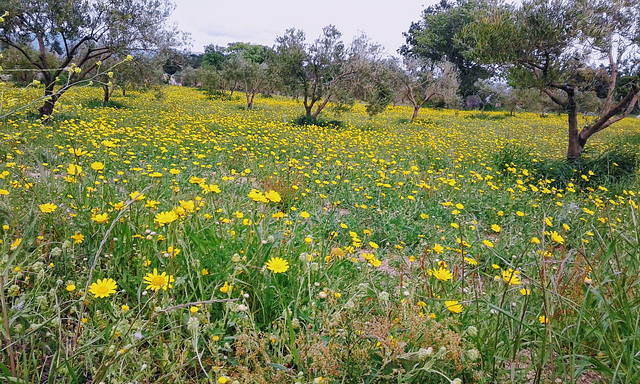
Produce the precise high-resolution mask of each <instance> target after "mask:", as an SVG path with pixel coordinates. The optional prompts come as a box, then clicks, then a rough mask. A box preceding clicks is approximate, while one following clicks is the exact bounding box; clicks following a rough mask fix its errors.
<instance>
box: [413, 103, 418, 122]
mask: <svg viewBox="0 0 640 384" xmlns="http://www.w3.org/2000/svg"><path fill="white" fill-rule="evenodd" d="M418 112H420V106H419V105H415V106H414V107H413V115H412V116H411V121H413V120H415V119H416V117H418Z"/></svg>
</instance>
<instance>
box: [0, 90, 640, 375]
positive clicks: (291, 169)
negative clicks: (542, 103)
mask: <svg viewBox="0 0 640 384" xmlns="http://www.w3.org/2000/svg"><path fill="white" fill-rule="evenodd" d="M36 91H37V90H34V91H33V92H36ZM14 92H15V94H14V95H10V97H11V100H12V102H13V103H18V104H19V103H21V102H24V101H25V100H28V98H29V97H35V96H36V94H35V93H30V92H31V91H30V90H29V91H18V90H15V91H14ZM100 92H101V91H100V90H96V89H79V90H74V91H71V92H70V93H69V95H65V98H63V99H61V100H60V103H59V104H60V105H59V107H58V108H59V109H60V110H59V111H58V112H57V114H55V115H54V121H53V123H51V124H48V125H45V124H41V123H40V122H39V121H38V120H37V119H34V118H33V117H32V116H31V115H30V114H29V113H28V112H21V113H16V114H13V115H11V116H9V117H7V118H5V121H4V123H3V129H2V133H0V137H1V138H2V141H1V144H0V160H1V163H0V225H1V226H2V229H1V230H0V236H1V237H0V238H1V240H2V244H1V245H0V252H1V255H2V256H1V261H0V271H1V273H2V280H0V285H1V287H0V288H1V289H0V291H2V297H1V299H2V312H3V313H2V319H3V321H2V327H1V328H2V333H1V334H2V339H3V340H2V341H3V342H2V348H1V349H0V372H1V374H2V377H3V378H9V377H14V376H15V377H14V378H12V379H11V380H12V381H9V382H15V383H45V382H51V383H53V382H56V383H57V382H69V383H99V382H104V383H135V382H138V383H155V382H167V383H172V382H184V383H221V384H224V383H319V382H323V383H324V382H326V383H456V384H460V383H476V382H477V383H528V382H531V383H534V382H536V383H555V382H563V383H564V382H567V383H599V382H603V383H604V382H607V383H611V382H627V383H636V382H640V356H639V355H638V354H637V352H638V350H639V348H640V346H639V345H638V344H639V343H640V340H639V339H638V336H637V328H638V324H640V308H639V306H638V302H639V300H640V287H639V284H640V280H639V271H640V269H639V265H640V254H639V250H640V247H639V244H638V241H639V234H638V225H637V209H638V205H637V204H638V200H639V199H638V194H639V193H640V185H639V183H638V165H639V161H640V147H639V145H640V121H636V120H637V119H635V118H628V119H625V120H623V121H621V122H620V123H618V124H616V125H613V126H612V127H611V128H609V129H607V130H605V131H603V132H601V133H599V134H598V135H596V136H594V138H593V139H591V140H590V141H589V144H588V149H587V153H585V156H584V159H583V160H582V161H579V162H576V163H573V164H567V163H566V162H565V161H564V160H563V159H562V156H563V154H564V153H565V151H566V128H565V127H566V116H556V115H546V116H540V115H539V114H534V113H524V112H522V113H517V114H516V115H515V116H508V115H506V114H505V113H504V112H487V113H485V114H484V115H480V113H479V112H477V111H452V110H426V109H425V110H423V111H421V114H420V116H419V118H418V119H417V120H416V121H414V122H413V123H411V122H410V121H409V120H408V119H409V117H410V116H411V112H412V110H410V109H409V108H408V107H400V106H398V107H393V108H388V109H387V111H385V112H384V113H382V114H381V115H378V116H376V117H374V118H369V117H367V115H366V113H365V109H364V107H363V106H360V105H356V106H355V107H354V108H353V110H352V111H350V112H346V113H344V114H342V115H340V116H328V117H327V118H329V117H331V118H332V119H333V118H335V120H339V123H338V122H336V123H334V124H324V125H323V126H298V125H296V124H294V123H293V122H294V120H295V118H296V117H298V116H299V115H301V114H302V112H303V108H302V106H301V104H299V103H296V102H295V101H294V100H289V99H283V98H279V97H275V96H274V97H270V98H264V97H263V98H257V99H256V103H255V109H254V110H252V111H246V110H245V109H244V108H243V105H244V102H243V97H244V96H243V95H241V97H238V99H237V100H212V99H209V98H207V97H206V96H205V95H204V94H203V93H200V92H198V91H197V90H194V89H189V88H179V87H175V88H164V89H162V90H160V91H157V92H147V93H135V92H133V93H130V94H128V96H127V97H121V96H115V95H114V97H113V100H114V101H115V102H116V103H117V104H118V105H119V106H120V107H119V108H102V107H93V106H92V105H93V104H92V103H91V101H92V100H94V99H95V98H99V97H100ZM5 97H7V96H6V95H5ZM94 104H95V103H94ZM557 380H560V381H557Z"/></svg>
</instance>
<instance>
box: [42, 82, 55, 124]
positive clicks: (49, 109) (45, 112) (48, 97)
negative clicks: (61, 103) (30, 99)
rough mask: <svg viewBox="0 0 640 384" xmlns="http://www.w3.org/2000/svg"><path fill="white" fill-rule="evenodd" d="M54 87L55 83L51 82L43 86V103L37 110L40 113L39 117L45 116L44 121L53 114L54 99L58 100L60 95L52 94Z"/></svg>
mask: <svg viewBox="0 0 640 384" xmlns="http://www.w3.org/2000/svg"><path fill="white" fill-rule="evenodd" d="M54 87H55V84H54V83H53V82H51V83H49V84H47V85H46V86H45V89H44V96H45V100H44V104H43V105H42V107H40V108H39V109H38V112H39V113H40V117H42V118H45V121H48V120H49V117H50V116H51V115H52V114H53V107H55V105H56V101H58V98H59V97H60V95H58V94H54V92H53V91H54Z"/></svg>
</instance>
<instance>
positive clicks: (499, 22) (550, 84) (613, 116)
mask: <svg viewBox="0 0 640 384" xmlns="http://www.w3.org/2000/svg"><path fill="white" fill-rule="evenodd" d="M463 36H464V41H465V42H466V43H467V44H468V45H469V47H470V48H471V55H472V56H473V58H474V60H477V61H478V62H481V63H483V64H487V65H494V66H498V67H500V68H501V69H502V70H504V71H506V72H507V73H508V76H509V78H510V79H511V80H512V81H514V82H515V83H517V84H518V86H520V87H529V88H538V89H540V90H541V91H542V92H544V93H545V94H546V95H547V96H548V97H549V98H550V99H551V100H552V101H553V102H554V103H555V104H556V105H558V106H559V107H561V108H562V109H563V110H564V111H566V113H567V119H568V145H567V158H568V159H576V158H579V157H580V155H581V154H582V152H583V150H584V147H585V145H586V143H587V141H588V140H589V138H590V137H592V136H593V135H594V134H596V133H598V132H600V131H602V130H604V129H606V128H607V127H609V126H611V125H612V124H614V123H616V122H618V121H620V120H622V119H624V118H625V117H626V116H628V115H629V114H630V113H631V112H632V110H633V108H634V107H635V105H636V104H637V102H638V97H639V96H640V93H639V92H640V87H639V85H638V78H637V75H638V62H637V54H638V50H639V43H640V7H639V6H638V4H637V2H630V1H626V0H525V1H523V2H522V4H521V5H519V6H515V5H508V4H502V3H498V2H496V3H495V4H493V6H490V7H483V8H482V9H481V10H480V11H479V12H477V14H476V17H475V20H474V21H473V22H472V23H470V24H468V25H467V26H466V27H465V29H464V31H463ZM600 65H602V66H604V67H605V70H604V71H600V73H602V74H604V76H605V78H606V79H605V80H606V86H605V87H604V88H605V89H604V91H603V92H600V93H601V97H602V103H601V105H602V107H601V109H600V111H599V113H598V116H597V118H595V119H594V120H593V121H591V122H589V123H588V124H586V125H585V126H583V127H582V128H580V127H579V126H578V112H579V111H580V110H584V108H583V107H582V106H580V105H579V104H578V103H580V102H583V101H588V102H589V103H590V104H591V105H596V104H597V103H593V101H592V100H591V101H590V100H589V98H588V97H580V94H581V93H583V94H585V95H586V94H588V93H589V92H591V91H593V90H594V88H596V86H597V85H601V83H602V81H601V80H598V79H597V78H598V77H597V76H593V74H594V73H595V72H596V71H595V67H596V66H600ZM621 71H624V72H625V73H627V74H630V75H631V76H630V77H629V78H628V79H629V81H627V82H626V84H625V85H624V91H623V92H622V94H621V93H620V92H619V88H620V86H621V84H620V80H619V78H618V77H619V74H620V72H621ZM595 80H597V81H595ZM593 95H594V94H593V93H591V96H593Z"/></svg>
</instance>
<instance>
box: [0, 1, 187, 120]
mask: <svg viewBox="0 0 640 384" xmlns="http://www.w3.org/2000/svg"><path fill="white" fill-rule="evenodd" d="M0 10H2V11H6V12H7V15H6V16H5V17H4V24H2V25H0V44H2V47H3V49H12V50H16V51H18V52H19V53H20V54H21V55H22V56H23V57H24V58H25V59H26V61H27V62H28V63H29V66H30V67H31V68H33V69H35V70H36V71H37V72H39V73H40V75H41V77H42V82H43V85H44V96H45V101H44V105H43V106H42V107H41V108H40V109H39V112H40V115H41V116H43V117H47V116H50V115H51V114H52V113H53V109H54V106H55V104H56V102H57V100H58V99H59V98H60V97H61V96H62V95H63V94H64V93H65V92H66V91H67V90H69V89H70V88H71V87H73V86H75V85H77V84H81V83H83V82H85V83H86V82H88V79H89V76H91V74H95V71H96V69H98V68H99V67H102V68H105V67H106V66H103V65H102V64H103V63H106V62H107V60H108V59H110V58H112V57H120V58H121V59H124V58H125V57H127V55H128V54H129V52H134V51H135V52H140V51H149V50H156V49H158V48H159V47H160V46H163V45H172V44H177V41H176V39H175V37H176V36H177V32H176V31H173V30H167V29H166V28H165V22H166V21H167V18H168V17H169V15H170V13H171V11H172V10H173V4H171V3H169V2H168V0H0ZM29 47H35V48H36V49H35V52H34V50H32V49H29ZM51 54H53V55H55V56H56V57H57V60H55V61H53V60H50V59H48V57H49V56H50V55H51ZM104 70H105V71H107V68H105V69H104ZM63 75H65V76H68V77H67V81H64V82H62V81H60V79H61V77H62V76H63Z"/></svg>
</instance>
